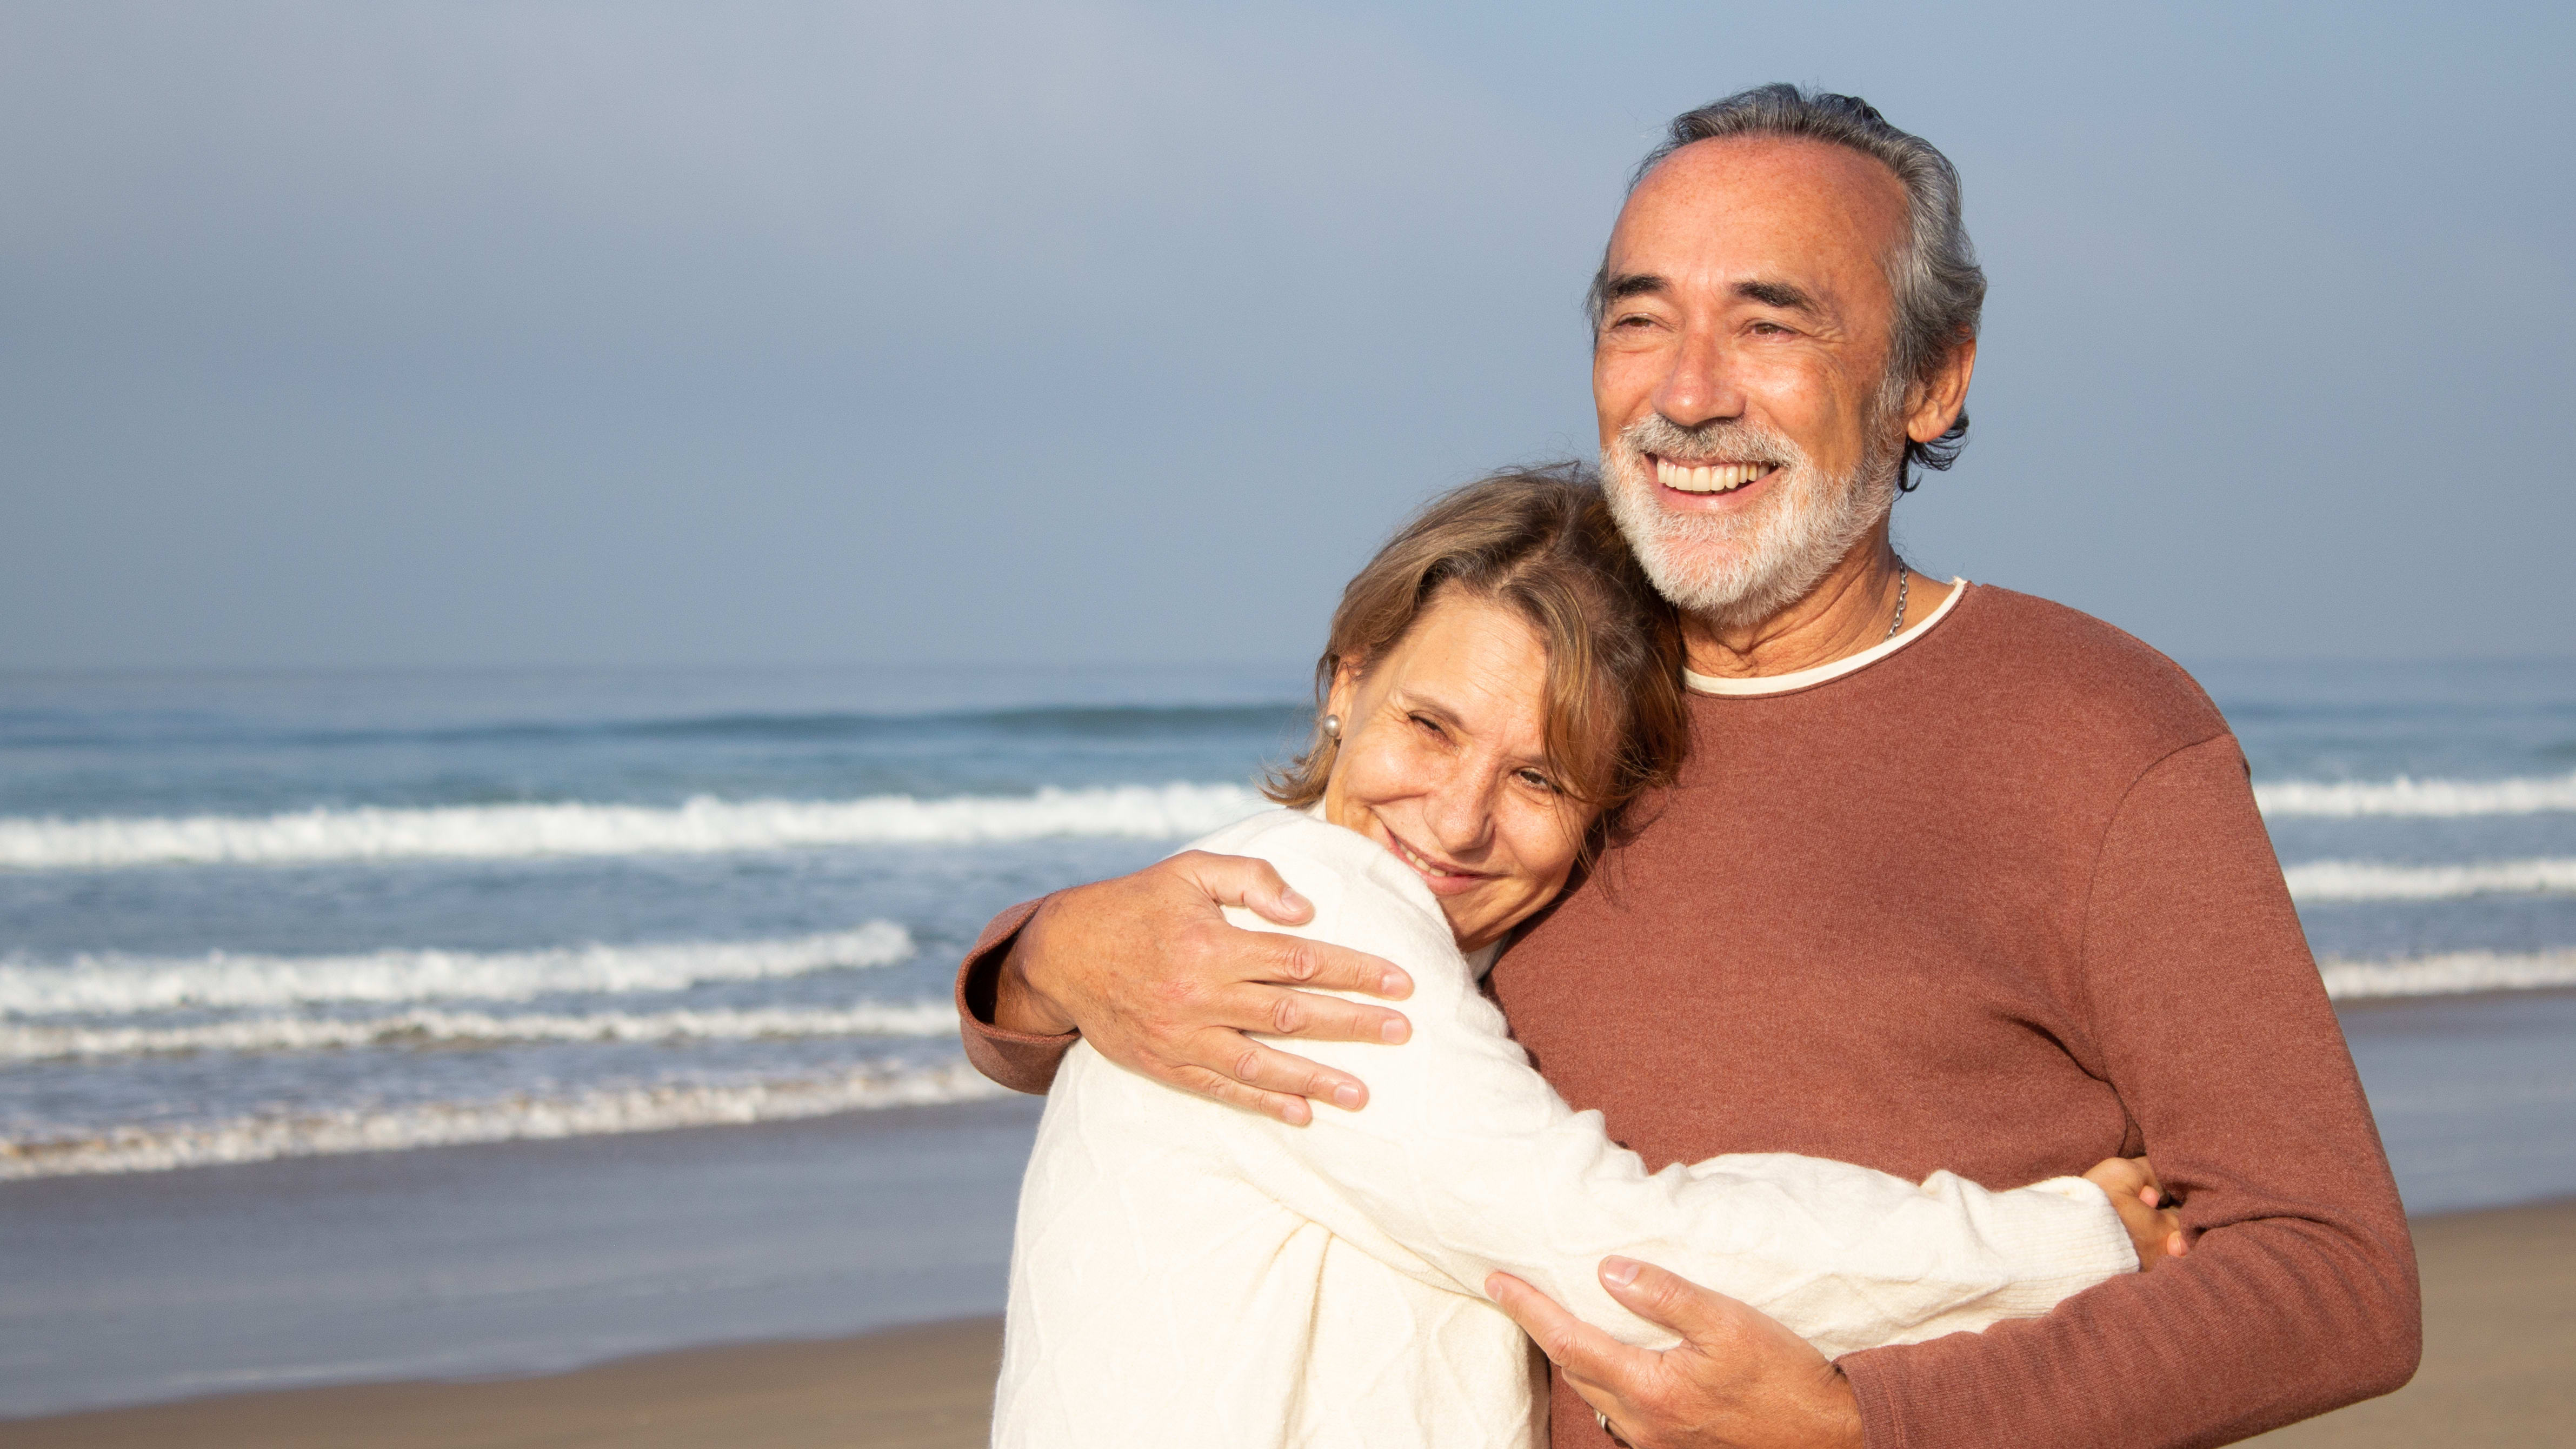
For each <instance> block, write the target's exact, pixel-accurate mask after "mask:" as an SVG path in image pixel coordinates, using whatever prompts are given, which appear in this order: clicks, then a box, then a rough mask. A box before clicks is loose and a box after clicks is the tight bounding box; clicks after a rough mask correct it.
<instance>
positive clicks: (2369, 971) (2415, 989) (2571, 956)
mask: <svg viewBox="0 0 2576 1449" xmlns="http://www.w3.org/2000/svg"><path fill="white" fill-rule="evenodd" d="M2318 969H2319V970H2321V971H2323V972H2324V973H2325V979H2326V994H2327V995H2328V996H2331V997H2333V998H2334V999H2335V1000H2337V1001H2370V1000H2376V999H2384V998H2387V997H2394V996H2458V995H2462V994H2465V993H2468V992H2472V991H2541V990H2548V989H2550V988H2553V987H2576V951H2539V952H2533V953H2531V954H2529V955H2506V954H2501V953H2498V952H2494V951H2455V952H2451V953H2449V954H2446V955H2440V956H2418V957H2415V958H2413V959H2412V960H2405V961H2326V962H2322V963H2320V965H2319V967H2318Z"/></svg>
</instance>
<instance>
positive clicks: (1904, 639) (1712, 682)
mask: <svg viewBox="0 0 2576 1449" xmlns="http://www.w3.org/2000/svg"><path fill="white" fill-rule="evenodd" d="M1967 592H1968V581H1967V580H1966V579H1961V578H1954V579H1952V580H1950V597H1948V598H1946V599H1943V600H1942V601H1941V607H1939V608H1937V609H1934V610H1933V611H1932V612H1931V614H1929V615H1928V616H1926V617H1925V618H1924V620H1923V621H1922V622H1921V623H1919V624H1915V625H1912V626H1910V627H1908V628H1907V629H1906V631H1905V632H1904V633H1902V634H1899V635H1897V636H1896V637H1895V638H1893V639H1886V640H1881V641H1880V642H1878V643H1876V644H1873V645H1871V646H1870V647H1868V648H1867V649H1864V650H1862V651H1860V652H1859V653H1858V654H1847V655H1845V656H1843V657H1842V658H1840V659H1837V660H1834V661H1833V662H1832V663H1830V664H1819V665H1817V666H1816V667H1815V668H1813V669H1801V670H1798V671H1797V672H1796V673H1794V674H1765V675H1760V676H1758V677H1756V678H1752V679H1725V678H1721V677H1719V676H1717V675H1714V674H1694V673H1692V672H1691V671H1690V670H1687V669H1685V670H1683V671H1682V683H1684V684H1686V685H1688V686H1690V688H1691V690H1692V692H1693V693H1697V694H1725V695H1739V696H1740V695H1748V694H1786V693H1788V692H1789V691H1790V690H1793V689H1805V688H1807V687H1808V686H1810V685H1816V684H1822V683H1824V682H1825V681H1826V680H1828V679H1840V678H1841V677H1843V676H1844V675H1846V674H1849V673H1851V672H1852V671H1853V670H1855V669H1861V668H1865V667H1867V666H1869V665H1872V664H1875V663H1877V662H1878V661H1880V660H1882V659H1884V658H1886V657H1887V656H1888V655H1890V654H1893V653H1895V652H1896V651H1897V650H1899V649H1902V648H1904V647H1905V646H1906V645H1908V644H1911V643H1913V642H1914V641H1915V640H1917V639H1920V638H1922V637H1923V636H1924V635H1925V634H1927V633H1929V632H1930V631H1931V628H1932V626H1933V625H1935V624H1938V623H1940V622H1941V619H1942V616H1943V615H1946V614H1948V613H1949V612H1950V610H1951V609H1952V608H1954V607H1956V606H1957V604H1958V602H1959V600H1960V599H1961V598H1963V597H1965V596H1966V594H1967Z"/></svg>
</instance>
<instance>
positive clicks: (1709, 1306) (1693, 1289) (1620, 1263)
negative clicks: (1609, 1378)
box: [1601, 1257, 1754, 1343]
mask: <svg viewBox="0 0 2576 1449" xmlns="http://www.w3.org/2000/svg"><path fill="white" fill-rule="evenodd" d="M1601 1286H1602V1287H1604V1288H1606V1289H1608V1290H1610V1296H1611V1297H1613V1298H1616V1299H1618V1300H1619V1306H1620V1307H1622V1308H1625V1309H1627V1310H1628V1311H1629V1312H1631V1313H1633V1314H1635V1315H1637V1316H1638V1317H1639V1318H1642V1319H1644V1320H1646V1321H1647V1322H1648V1323H1656V1324H1661V1325H1662V1326H1664V1327H1666V1328H1669V1329H1671V1330H1672V1331H1673V1332H1675V1333H1678V1334H1680V1335H1681V1336H1682V1337H1683V1338H1684V1339H1686V1340H1688V1341H1689V1342H1692V1343H1706V1342H1708V1341H1709V1340H1710V1339H1712V1338H1716V1337H1720V1336H1723V1335H1725V1334H1727V1333H1729V1332H1731V1331H1732V1330H1733V1329H1734V1327H1735V1326H1736V1320H1737V1318H1738V1316H1739V1315H1741V1314H1744V1313H1751V1312H1753V1311H1754V1310H1752V1309H1749V1308H1747V1307H1745V1305H1744V1304H1742V1303H1740V1302H1738V1301H1736V1300H1735V1299H1732V1298H1729V1297H1727V1296H1726V1295H1725V1294H1723V1293H1720V1292H1718V1291H1716V1290H1715V1289H1712V1288H1702V1287H1701V1286H1699V1285H1698V1284H1697V1283H1693V1282H1692V1281H1690V1280H1689V1279H1687V1278H1684V1277H1682V1276H1681V1275H1680V1274H1678V1273H1673V1272H1668V1271H1666V1270H1665V1269H1662V1268H1658V1267H1656V1266H1655V1265H1654V1264H1652V1263H1640V1262H1638V1261H1637V1260H1636V1259H1634V1258H1618V1257H1612V1258H1604V1259H1602V1260H1601Z"/></svg>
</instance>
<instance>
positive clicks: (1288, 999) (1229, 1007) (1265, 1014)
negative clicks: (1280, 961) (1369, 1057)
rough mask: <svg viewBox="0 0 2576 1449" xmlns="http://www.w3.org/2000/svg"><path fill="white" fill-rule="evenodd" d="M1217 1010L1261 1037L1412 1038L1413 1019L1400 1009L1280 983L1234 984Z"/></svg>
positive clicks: (1392, 1041)
mask: <svg viewBox="0 0 2576 1449" xmlns="http://www.w3.org/2000/svg"><path fill="white" fill-rule="evenodd" d="M1220 1015H1221V1016H1222V1017H1223V1019H1224V1021H1225V1023H1226V1024H1227V1025H1228V1026H1231V1027H1233V1028H1235V1029H1236V1030H1238V1031H1257V1032H1260V1033H1261V1034H1262V1035H1264V1036H1294V1037H1303V1038H1305V1039H1306V1040H1308V1041H1364V1042H1376V1043H1381V1044H1383V1045H1387V1046H1399V1045H1402V1044H1403V1043H1404V1042H1406V1041H1409V1040H1411V1039H1412V1037H1413V1023H1412V1021H1411V1020H1409V1019H1408V1018H1407V1017H1406V1016H1405V1014H1404V1013H1403V1012H1400V1011H1395V1010H1392V1009H1390V1008H1387V1007H1383V1006H1371V1005H1368V1004H1367V1003H1365V1002H1359V1001H1350V1000H1346V999H1344V998H1342V997H1339V996H1317V995H1315V994H1314V993H1313V992H1309V991H1291V990H1289V989H1288V988H1287V987H1284V986H1256V985H1244V986H1238V987H1236V988H1234V989H1233V990H1231V991H1228V992H1227V993H1226V995H1225V998H1224V1004H1223V1006H1222V1007H1221V1008H1220Z"/></svg>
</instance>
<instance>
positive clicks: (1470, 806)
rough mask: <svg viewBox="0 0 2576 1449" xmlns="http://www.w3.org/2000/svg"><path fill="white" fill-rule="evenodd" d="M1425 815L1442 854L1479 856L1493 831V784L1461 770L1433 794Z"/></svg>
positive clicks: (1435, 842) (1434, 841)
mask: <svg viewBox="0 0 2576 1449" xmlns="http://www.w3.org/2000/svg"><path fill="white" fill-rule="evenodd" d="M1424 816H1425V822H1426V823H1427V824H1429V825H1430V827H1431V833H1432V835H1433V837H1434V839H1433V841H1432V843H1433V844H1434V845H1436V846H1438V847H1439V849H1440V851H1441V853H1443V854H1445V855H1449V856H1452V857H1462V856H1471V855H1475V854H1478V853H1480V852H1482V851H1483V850H1484V848H1485V846H1486V844H1487V842H1488V838H1489V837H1490V836H1491V835H1492V833H1493V828H1494V795H1493V788H1492V782H1491V781H1489V780H1486V779H1484V778H1482V777H1481V776H1480V775H1478V774H1477V773H1476V772H1473V771H1468V770H1460V771H1458V772H1457V773H1456V774H1454V775H1451V776H1450V777H1449V779H1448V780H1447V781H1446V782H1444V783H1443V785H1442V786H1441V788H1440V789H1438V790H1436V791H1434V792H1432V795H1431V799H1430V800H1429V801H1428V802H1426V809H1425V810H1424ZM1462 863H1463V862H1462Z"/></svg>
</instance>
